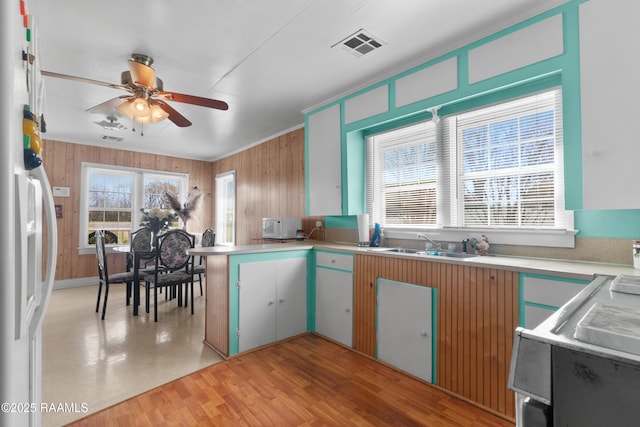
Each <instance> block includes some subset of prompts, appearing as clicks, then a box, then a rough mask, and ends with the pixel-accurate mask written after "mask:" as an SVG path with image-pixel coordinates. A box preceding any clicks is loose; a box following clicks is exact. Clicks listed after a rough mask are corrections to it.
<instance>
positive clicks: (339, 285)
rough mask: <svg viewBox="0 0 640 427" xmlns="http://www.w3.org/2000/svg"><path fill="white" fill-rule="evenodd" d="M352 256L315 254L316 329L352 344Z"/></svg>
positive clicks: (328, 253)
mask: <svg viewBox="0 0 640 427" xmlns="http://www.w3.org/2000/svg"><path fill="white" fill-rule="evenodd" d="M352 270H353V256H351V255H347V254H344V255H343V254H336V253H331V252H320V251H319V252H317V254H316V332H318V333H319V334H321V335H324V336H326V337H328V338H331V339H333V340H335V341H338V342H339V343H342V344H344V345H346V346H349V347H352V346H353V271H352Z"/></svg>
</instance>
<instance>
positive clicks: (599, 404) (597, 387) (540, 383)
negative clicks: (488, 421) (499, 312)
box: [509, 276, 640, 427]
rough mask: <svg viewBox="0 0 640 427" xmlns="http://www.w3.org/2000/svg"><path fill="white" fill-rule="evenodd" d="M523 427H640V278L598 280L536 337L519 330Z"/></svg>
mask: <svg viewBox="0 0 640 427" xmlns="http://www.w3.org/2000/svg"><path fill="white" fill-rule="evenodd" d="M509 387H510V388H511V389H513V390H514V391H516V393H517V399H516V400H517V403H518V407H517V411H516V412H517V414H516V417H517V420H516V421H517V425H518V426H519V427H521V426H525V427H530V426H538V425H542V426H553V425H556V426H580V427H588V426H603V425H615V426H626V425H629V426H637V425H639V423H640V401H639V400H638V397H640V276H638V277H636V276H618V277H615V278H614V277H610V276H598V277H596V278H595V279H594V280H593V281H592V282H591V283H590V284H589V285H588V286H587V287H586V288H585V289H584V290H583V291H582V292H580V293H579V294H578V295H576V296H575V297H574V298H573V299H572V300H570V301H569V302H568V303H567V304H565V305H564V306H563V307H562V308H560V309H559V310H558V311H557V312H556V313H554V314H553V315H552V316H550V317H549V318H548V319H547V320H545V321H544V322H543V323H542V324H540V325H539V326H538V327H537V328H535V329H533V330H528V329H524V328H518V329H516V336H515V341H514V347H513V353H512V359H511V370H510V375H509Z"/></svg>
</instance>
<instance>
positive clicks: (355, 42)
mask: <svg viewBox="0 0 640 427" xmlns="http://www.w3.org/2000/svg"><path fill="white" fill-rule="evenodd" d="M383 45H384V42H382V41H381V40H380V39H379V38H377V37H375V36H373V35H372V34H371V33H368V32H367V31H365V30H363V29H359V30H358V31H356V32H355V33H353V34H351V35H350V36H348V37H346V38H344V39H342V40H340V41H339V42H338V43H336V44H334V45H333V46H331V47H332V48H334V47H340V48H341V49H343V50H345V51H347V52H349V53H351V54H353V55H355V56H357V57H360V56H364V55H366V54H367V53H369V52H373V51H374V50H376V49H378V48H380V47H382V46H383Z"/></svg>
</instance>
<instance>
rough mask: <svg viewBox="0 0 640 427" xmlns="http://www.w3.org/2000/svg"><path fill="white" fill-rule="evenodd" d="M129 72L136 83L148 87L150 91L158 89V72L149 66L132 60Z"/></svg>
mask: <svg viewBox="0 0 640 427" xmlns="http://www.w3.org/2000/svg"><path fill="white" fill-rule="evenodd" d="M129 72H130V73H131V80H133V82H134V83H137V84H140V85H142V86H146V87H147V88H149V89H153V88H155V87H156V72H155V71H154V70H153V68H151V67H149V66H148V65H145V64H141V63H139V62H137V61H134V60H133V59H130V60H129Z"/></svg>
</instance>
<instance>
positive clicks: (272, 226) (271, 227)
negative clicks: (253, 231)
mask: <svg viewBox="0 0 640 427" xmlns="http://www.w3.org/2000/svg"><path fill="white" fill-rule="evenodd" d="M301 229H302V219H300V218H262V238H263V239H295V237H296V232H297V231H298V230H301Z"/></svg>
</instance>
